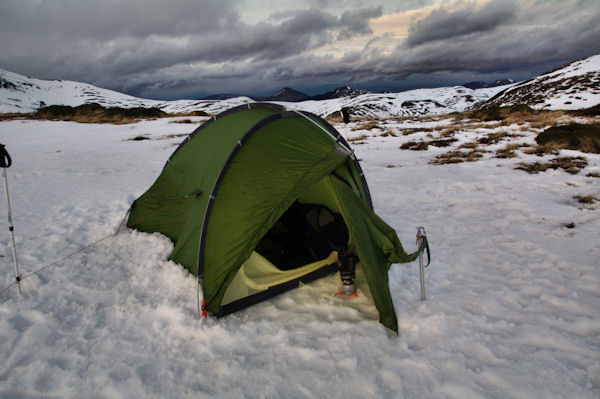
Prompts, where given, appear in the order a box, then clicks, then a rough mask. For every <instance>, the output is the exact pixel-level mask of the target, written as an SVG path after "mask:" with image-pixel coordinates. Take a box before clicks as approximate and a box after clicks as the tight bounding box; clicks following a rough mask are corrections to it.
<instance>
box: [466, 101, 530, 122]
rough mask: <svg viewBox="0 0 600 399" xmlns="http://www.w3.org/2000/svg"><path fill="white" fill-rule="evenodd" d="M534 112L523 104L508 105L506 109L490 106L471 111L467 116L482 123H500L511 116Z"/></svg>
mask: <svg viewBox="0 0 600 399" xmlns="http://www.w3.org/2000/svg"><path fill="white" fill-rule="evenodd" d="M534 112H535V111H534V110H533V109H532V108H530V107H529V106H528V105H525V104H516V105H510V106H507V107H499V106H492V107H488V108H483V109H479V110H476V111H471V112H469V113H468V114H467V115H468V117H469V118H470V119H477V120H480V121H483V122H490V121H501V120H504V119H506V118H507V117H508V116H509V115H511V114H533V113H534Z"/></svg>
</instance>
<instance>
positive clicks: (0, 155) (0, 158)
mask: <svg viewBox="0 0 600 399" xmlns="http://www.w3.org/2000/svg"><path fill="white" fill-rule="evenodd" d="M11 165H12V159H11V158H10V155H9V153H8V151H6V147H5V146H4V144H0V168H2V177H3V178H4V196H5V197H6V208H7V209H8V230H9V231H10V238H11V241H12V253H13V263H14V265H15V279H16V280H17V285H18V286H19V294H21V274H19V264H18V262H17V246H16V245H15V228H14V226H13V222H12V212H11V210H10V198H9V196H8V179H7V178H6V169H7V168H10V166H11Z"/></svg>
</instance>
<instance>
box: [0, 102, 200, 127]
mask: <svg viewBox="0 0 600 399" xmlns="http://www.w3.org/2000/svg"><path fill="white" fill-rule="evenodd" d="M175 116H181V117H185V116H187V117H190V116H211V115H210V114H208V113H206V112H204V111H193V112H189V113H184V114H183V113H182V114H167V113H166V112H164V111H162V110H160V109H158V108H144V107H137V108H120V107H109V108H106V107H103V106H102V105H100V104H96V103H91V104H83V105H79V106H77V107H71V106H68V105H51V106H48V107H44V108H40V109H39V110H37V111H36V112H33V113H29V114H20V113H8V114H0V121H3V120H10V119H40V120H51V121H73V122H79V123H114V124H125V123H135V122H138V121H140V120H142V119H157V118H169V117H175ZM174 122H175V123H198V122H197V121H193V120H191V119H183V120H180V121H174Z"/></svg>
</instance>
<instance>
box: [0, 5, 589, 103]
mask: <svg viewBox="0 0 600 399" xmlns="http://www.w3.org/2000/svg"><path fill="white" fill-rule="evenodd" d="M599 21H600V0H396V1H389V0H337V1H336V0H295V1H288V0H222V1H204V0H0V68H2V69H6V70H10V71H13V72H17V73H20V74H24V75H28V76H33V77H38V78H44V79H66V80H76V81H83V82H88V83H91V84H94V85H97V86H100V87H105V88H109V89H113V90H117V91H121V92H125V93H128V94H132V95H135V96H140V97H145V98H160V99H175V98H199V97H202V96H205V95H208V94H214V93H246V94H256V95H267V94H271V93H272V92H274V91H275V90H277V89H279V88H281V87H284V86H290V87H293V88H295V89H298V90H300V91H304V92H306V93H308V94H317V93H321V92H324V91H327V90H330V89H332V88H335V87H337V86H340V85H350V86H352V87H355V88H368V89H371V90H374V91H376V90H389V91H399V90H405V89H411V88H416V87H435V86H445V85H450V84H460V83H465V82H469V81H474V80H484V81H491V80H495V79H500V78H512V79H515V80H523V79H527V78H530V77H532V76H535V75H537V74H539V73H541V72H544V71H547V70H549V69H552V68H554V67H558V66H560V65H563V64H565V63H568V62H571V61H574V60H577V59H580V58H584V57H587V56H590V55H593V54H598V53H600V23H599Z"/></svg>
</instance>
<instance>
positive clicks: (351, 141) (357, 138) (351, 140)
mask: <svg viewBox="0 0 600 399" xmlns="http://www.w3.org/2000/svg"><path fill="white" fill-rule="evenodd" d="M367 137H369V136H367V135H366V134H361V135H360V136H356V137H350V138H349V139H347V140H346V141H349V142H350V143H355V142H357V141H363V140H364V139H366V138H367Z"/></svg>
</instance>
